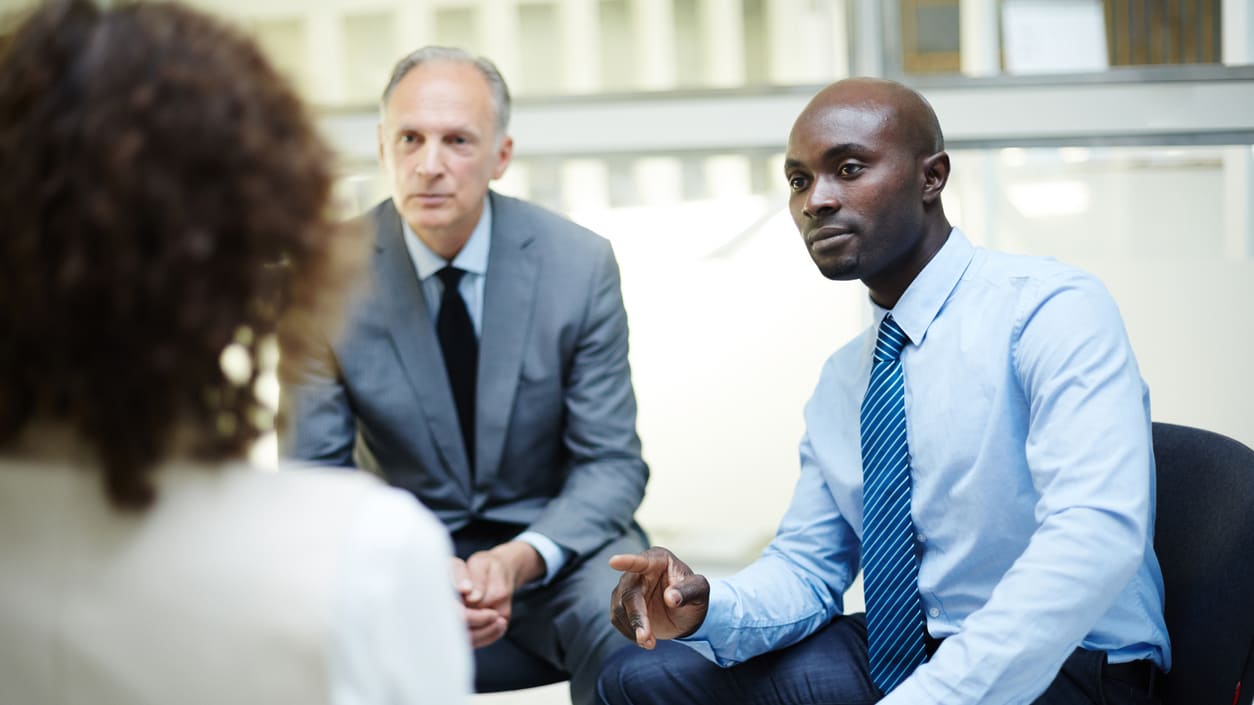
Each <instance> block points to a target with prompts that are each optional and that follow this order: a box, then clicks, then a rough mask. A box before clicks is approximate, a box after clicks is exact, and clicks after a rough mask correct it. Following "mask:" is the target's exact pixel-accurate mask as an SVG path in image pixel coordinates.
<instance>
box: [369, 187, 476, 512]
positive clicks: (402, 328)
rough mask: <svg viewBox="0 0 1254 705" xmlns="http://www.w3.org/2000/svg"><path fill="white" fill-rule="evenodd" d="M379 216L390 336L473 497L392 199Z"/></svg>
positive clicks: (446, 454) (439, 359)
mask: <svg viewBox="0 0 1254 705" xmlns="http://www.w3.org/2000/svg"><path fill="white" fill-rule="evenodd" d="M374 217H375V232H376V233H377V238H378V239H377V242H376V247H377V248H378V253H377V255H376V258H375V266H374V269H375V277H376V281H377V283H378V296H379V297H380V299H381V303H382V307H383V309H384V310H385V311H386V315H385V320H386V325H387V330H388V333H389V334H390V336H391V338H392V344H393V346H394V347H395V348H396V354H397V357H399V358H400V361H401V367H402V368H403V369H404V370H405V376H406V378H407V379H408V381H409V385H410V387H411V388H412V389H413V390H414V396H415V397H416V398H417V401H418V406H419V408H420V413H421V414H423V416H424V417H425V419H426V422H427V425H428V426H429V427H430V429H431V437H432V439H433V440H434V442H435V445H436V448H437V449H438V451H439V454H440V456H441V459H442V460H443V462H444V465H445V467H446V468H448V469H449V470H450V472H451V474H452V475H453V476H454V477H456V478H457V479H458V481H459V482H460V483H461V485H462V488H463V490H464V491H465V492H466V495H467V496H468V497H469V496H470V490H471V488H470V466H469V462H468V459H467V458H466V449H465V447H463V445H462V436H461V429H460V427H459V426H458V423H457V407H456V405H455V404H454V402H453V394H452V392H451V391H450V390H449V386H448V383H447V381H446V379H445V371H444V356H443V354H442V353H441V352H440V344H439V341H438V340H437V339H436V336H435V324H434V323H433V322H432V320H431V315H430V314H428V313H427V305H426V299H425V297H424V296H423V294H422V286H421V284H420V283H419V282H418V275H417V273H416V272H415V271H414V264H413V260H412V259H410V256H409V250H408V249H406V247H405V241H404V239H403V238H404V237H405V235H404V231H403V230H402V229H401V221H400V216H399V214H397V212H396V208H395V207H394V206H393V205H392V202H391V201H390V200H388V201H384V202H383V203H382V204H380V205H379V206H378V207H376V209H375V213H374ZM480 364H481V365H482V362H481V363H480Z"/></svg>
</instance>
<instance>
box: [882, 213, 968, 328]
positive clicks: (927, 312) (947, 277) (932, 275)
mask: <svg viewBox="0 0 1254 705" xmlns="http://www.w3.org/2000/svg"><path fill="white" fill-rule="evenodd" d="M974 254H975V247H973V246H972V245H971V241H970V240H968V239H967V237H966V236H965V235H963V234H962V231H961V230H959V229H958V228H954V229H952V230H950V231H949V238H948V239H947V240H945V244H944V245H941V248H940V250H939V251H938V252H937V253H936V254H935V255H933V257H932V261H931V262H928V263H927V264H926V265H925V266H924V267H923V271H921V272H919V274H918V276H916V277H915V278H914V281H912V282H910V286H908V287H906V291H905V292H904V293H903V294H902V295H901V298H900V299H898V300H897V305H896V306H894V307H893V310H892V314H893V320H894V321H897V325H899V326H901V329H902V330H903V331H905V332H906V335H908V336H910V342H911V343H912V344H914V345H920V344H922V343H923V338H924V336H926V335H927V329H928V327H930V326H931V325H932V321H934V320H936V316H937V314H939V313H940V310H941V307H942V306H944V305H945V302H946V301H947V300H948V299H949V295H950V293H952V292H953V290H954V287H956V286H958V281H959V280H960V279H962V275H963V273H965V272H966V271H967V265H969V264H970V263H971V257H972V256H973V255H974ZM867 298H868V300H869V299H870V297H869V296H868V297H867ZM871 309H872V311H873V312H874V319H875V326H874V327H873V328H872V333H871V335H870V339H871V345H872V347H874V344H875V336H876V332H875V331H878V330H879V325H880V322H881V321H883V320H884V316H886V315H887V314H888V313H889V311H888V309H885V308H883V307H881V306H880V305H879V304H877V303H875V302H874V301H871Z"/></svg>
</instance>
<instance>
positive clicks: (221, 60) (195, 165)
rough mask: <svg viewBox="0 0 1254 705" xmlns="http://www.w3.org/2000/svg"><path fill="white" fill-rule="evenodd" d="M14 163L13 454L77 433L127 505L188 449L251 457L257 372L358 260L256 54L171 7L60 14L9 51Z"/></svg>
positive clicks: (310, 139) (65, 3) (10, 281)
mask: <svg viewBox="0 0 1254 705" xmlns="http://www.w3.org/2000/svg"><path fill="white" fill-rule="evenodd" d="M0 164H2V165H3V168H4V171H5V175H4V179H2V180H0V223H3V225H2V226H0V337H2V338H3V342H2V343H0V444H2V443H4V442H5V441H10V440H13V439H14V438H16V437H17V436H19V434H21V432H22V431H23V429H25V428H27V427H28V426H30V425H31V424H36V423H38V424H43V423H50V424H53V425H62V426H67V427H69V428H70V429H72V430H73V431H74V432H75V433H76V434H77V436H78V437H79V438H81V439H83V440H84V441H85V442H86V445H87V446H88V447H89V448H91V449H92V450H94V451H95V453H96V456H97V457H98V459H99V464H100V466H101V467H102V469H103V471H104V477H105V487H106V490H107V492H108V494H109V497H110V499H111V500H112V501H113V502H114V503H115V504H117V505H119V506H123V507H132V508H138V507H143V506H145V505H146V504H148V503H149V502H150V501H151V500H152V497H153V490H152V485H151V482H150V479H149V477H150V475H151V472H152V470H153V468H154V467H155V466H156V465H157V463H159V462H160V461H161V460H162V459H163V458H165V457H167V456H168V455H169V454H170V453H172V452H174V450H175V446H176V443H177V445H178V451H179V452H180V453H188V454H190V455H191V456H193V457H197V458H202V459H209V460H216V459H223V458H229V457H236V456H239V455H241V454H243V453H244V452H245V451H246V449H247V448H248V446H250V445H251V444H252V443H253V442H254V441H255V440H256V439H257V438H258V437H259V436H260V435H261V434H262V433H264V432H265V431H266V430H268V429H269V427H270V425H271V423H272V419H271V414H270V413H269V411H268V407H267V405H266V404H264V403H263V402H262V400H261V399H260V398H259V397H258V394H257V385H256V382H257V378H258V367H259V366H258V365H257V364H255V363H254V362H253V361H254V360H256V359H257V357H258V353H259V352H260V351H262V350H263V349H265V348H266V347H267V346H270V345H271V344H272V342H273V339H274V334H275V333H276V331H277V330H279V328H280V325H279V324H280V322H281V320H290V319H291V318H293V317H295V318H303V319H308V318H310V317H311V316H314V315H315V314H316V309H318V308H319V307H320V306H321V305H322V302H323V301H324V300H326V299H324V298H323V297H324V296H333V295H334V293H335V292H336V291H337V290H338V289H339V286H340V285H341V284H342V283H343V278H344V276H346V275H347V273H348V269H347V267H349V265H345V264H344V263H343V262H342V261H340V260H338V259H337V253H338V252H339V251H340V250H341V249H342V248H343V247H344V246H348V247H350V249H351V243H348V242H347V241H346V240H345V238H347V237H349V236H348V235H347V234H343V233H337V232H336V231H335V229H334V228H333V226H332V224H331V220H330V218H331V214H330V212H329V210H328V204H327V198H328V195H329V190H330V186H331V180H332V175H331V170H330V169H331V167H330V156H329V153H328V150H327V149H326V147H325V146H324V145H323V143H322V142H321V141H320V140H319V138H318V137H317V135H316V134H315V131H314V128H313V126H312V124H311V122H310V120H309V119H308V117H307V115H306V114H305V112H304V109H303V108H302V106H301V104H300V101H299V100H298V99H297V97H296V96H295V95H294V94H293V92H292V91H291V89H290V88H289V87H288V86H287V84H286V83H285V82H284V81H283V80H282V79H280V78H279V77H278V76H277V75H276V73H275V71H274V70H273V69H272V68H271V67H270V65H269V64H268V63H267V61H266V60H265V59H264V58H263V56H262V55H261V53H260V52H259V51H258V49H257V48H256V46H255V45H254V44H253V43H252V42H251V41H250V40H248V39H247V38H245V37H244V36H243V35H241V34H239V33H238V32H236V31H234V30H232V29H231V28H229V27H226V26H224V25H222V24H220V23H219V22H217V21H215V20H213V19H211V18H209V17H207V16H205V15H203V14H200V13H199V12H195V11H192V10H189V9H186V8H183V7H179V6H177V5H166V4H163V5H145V4H128V5H124V6H120V7H116V8H113V9H100V8H98V7H97V6H96V5H94V4H93V3H92V2H89V1H88V0H61V1H56V2H51V3H49V4H46V5H44V6H42V7H41V8H39V9H38V10H36V11H35V12H34V14H33V15H31V16H30V17H28V18H27V19H26V20H25V21H24V22H23V24H22V25H21V26H20V27H19V28H18V29H17V30H16V31H15V32H14V34H13V35H12V36H11V37H9V39H8V40H7V41H6V42H5V46H4V48H3V54H0ZM283 328H284V329H285V330H286V326H283ZM228 348H229V352H230V353H231V354H228V355H226V356H224V354H223V353H224V350H228ZM228 358H236V359H235V362H236V364H235V365H234V366H231V365H227V366H225V367H224V365H223V364H222V363H223V361H224V360H226V359H228ZM228 372H231V374H228ZM176 439H177V441H176Z"/></svg>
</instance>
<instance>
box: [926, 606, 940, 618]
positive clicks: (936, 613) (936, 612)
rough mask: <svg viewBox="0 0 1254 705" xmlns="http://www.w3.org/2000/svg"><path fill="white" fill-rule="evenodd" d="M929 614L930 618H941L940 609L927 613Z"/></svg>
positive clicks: (935, 608) (936, 608)
mask: <svg viewBox="0 0 1254 705" xmlns="http://www.w3.org/2000/svg"><path fill="white" fill-rule="evenodd" d="M927 613H928V616H930V617H939V616H940V608H938V607H933V608H932V609H930V610H928V611H927Z"/></svg>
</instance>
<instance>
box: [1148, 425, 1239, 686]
mask: <svg viewBox="0 0 1254 705" xmlns="http://www.w3.org/2000/svg"><path fill="white" fill-rule="evenodd" d="M1154 458H1155V460H1156V462H1157V465H1158V516H1157V521H1156V523H1155V534H1154V550H1155V551H1156V552H1157V554H1158V560H1159V563H1160V564H1161V565H1162V570H1163V581H1164V584H1165V589H1166V619H1167V631H1168V633H1169V634H1170V636H1171V645H1172V660H1173V665H1172V669H1171V673H1169V674H1168V675H1167V677H1166V679H1165V683H1164V686H1163V705H1236V704H1239V705H1249V704H1250V703H1251V700H1252V699H1254V450H1250V449H1249V448H1247V447H1246V446H1244V445H1242V444H1241V443H1239V442H1237V441H1235V440H1233V439H1231V438H1228V437H1227V436H1222V435H1219V434H1217V433H1212V432H1210V431H1204V430H1202V429H1198V428H1190V427H1188V426H1176V425H1173V424H1166V423H1155V424H1154ZM1238 689H1239V690H1240V697H1239V700H1238V699H1237V698H1236V697H1235V693H1236V692H1237V690H1238Z"/></svg>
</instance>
